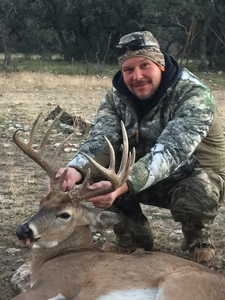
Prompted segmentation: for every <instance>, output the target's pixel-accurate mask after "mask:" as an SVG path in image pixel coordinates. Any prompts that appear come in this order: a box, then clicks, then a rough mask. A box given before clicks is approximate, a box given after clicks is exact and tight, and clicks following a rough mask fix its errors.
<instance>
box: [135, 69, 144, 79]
mask: <svg viewBox="0 0 225 300" xmlns="http://www.w3.org/2000/svg"><path fill="white" fill-rule="evenodd" d="M142 78H143V75H142V71H141V69H140V68H135V69H134V71H133V80H140V79H142Z"/></svg>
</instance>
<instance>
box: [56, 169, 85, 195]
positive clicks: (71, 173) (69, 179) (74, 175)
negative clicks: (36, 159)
mask: <svg viewBox="0 0 225 300" xmlns="http://www.w3.org/2000/svg"><path fill="white" fill-rule="evenodd" d="M66 169H68V171H67V174H66V177H65V179H64V181H63V183H62V185H61V189H62V191H64V192H66V191H69V190H71V189H72V188H73V187H74V185H75V184H76V183H77V182H79V181H80V180H81V179H82V174H81V173H80V172H78V171H77V170H76V169H74V168H70V167H68V168H60V169H58V171H57V173H56V177H59V176H60V175H61V174H62V173H63V172H64V171H65V170H66Z"/></svg>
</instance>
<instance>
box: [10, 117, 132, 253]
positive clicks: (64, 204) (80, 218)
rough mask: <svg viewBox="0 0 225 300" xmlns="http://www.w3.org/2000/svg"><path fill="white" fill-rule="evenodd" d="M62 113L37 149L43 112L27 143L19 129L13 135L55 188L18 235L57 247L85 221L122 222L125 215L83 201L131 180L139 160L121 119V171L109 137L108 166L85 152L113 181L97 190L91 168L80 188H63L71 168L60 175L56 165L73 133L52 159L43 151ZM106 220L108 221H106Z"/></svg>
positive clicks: (20, 229)
mask: <svg viewBox="0 0 225 300" xmlns="http://www.w3.org/2000/svg"><path fill="white" fill-rule="evenodd" d="M62 113H63V111H62V112H61V113H60V114H59V115H58V116H57V117H56V118H55V120H54V121H53V122H52V124H51V126H50V127H49V129H48V130H47V131H46V133H45V135H44V137H43V139H42V141H41V143H40V145H39V147H38V149H34V148H33V147H32V143H33V140H34V135H35V132H36V130H37V126H38V121H39V119H40V117H41V114H40V115H39V116H38V118H37V119H36V121H35V122H34V124H33V127H32V129H31V133H30V136H29V140H28V142H27V143H25V142H23V141H22V140H21V139H20V137H19V131H18V130H17V131H16V132H15V133H14V135H13V139H14V141H15V143H16V145H17V146H18V147H19V148H20V149H21V150H22V151H23V152H24V153H25V154H26V155H27V156H28V157H30V158H31V159H32V160H34V161H35V162H36V163H37V164H38V165H39V166H41V167H42V168H43V169H44V170H45V171H46V173H47V174H48V176H49V178H50V186H51V190H50V191H49V193H48V194H47V195H46V196H45V197H44V198H43V199H42V200H41V202H40V208H39V211H38V212H37V213H36V214H35V215H33V216H32V217H31V218H30V219H29V220H28V221H27V222H25V223H23V224H22V225H20V226H19V227H18V229H17V231H16V234H17V237H18V238H19V239H20V240H22V241H23V242H24V243H27V242H31V243H35V244H36V245H38V246H39V247H47V248H49V247H54V246H56V245H57V244H58V243H60V242H61V241H63V240H65V239H66V238H67V237H68V236H70V235H71V233H72V232H73V231H74V228H75V227H77V226H81V225H85V224H87V223H89V222H90V223H91V225H92V226H94V227H100V228H104V227H106V226H108V225H110V226H112V225H114V224H116V223H118V222H120V221H121V220H122V219H121V218H122V217H121V216H119V215H117V214H115V213H112V212H108V211H103V210H101V209H96V208H93V209H90V208H89V207H86V208H85V207H83V209H80V204H79V203H80V202H81V201H83V200H85V199H88V198H90V197H94V196H98V195H105V194H107V193H110V192H112V191H114V190H116V189H117V188H118V187H120V186H121V185H122V184H123V183H124V182H125V181H126V180H127V178H128V175H129V173H130V171H131V170H132V167H133V164H134V161H135V149H133V151H132V153H131V152H129V149H128V138H127V134H126V130H125V126H124V124H123V122H122V121H121V129H122V136H123V154H122V161H121V165H120V168H119V171H118V172H117V173H116V171H115V153H114V149H113V146H112V145H111V143H110V142H109V140H108V139H107V138H106V137H105V140H106V142H107V145H108V147H109V153H110V163H109V167H108V168H104V167H103V166H101V165H100V164H99V163H97V162H96V161H95V160H93V159H92V158H91V157H89V156H88V155H86V154H85V153H83V155H84V156H85V157H86V158H87V159H88V160H89V161H90V162H91V163H92V164H93V165H94V166H95V167H96V168H97V169H98V170H99V171H100V173H101V174H102V175H103V176H104V177H105V178H106V179H108V180H109V181H110V183H111V185H110V186H107V187H104V188H96V189H95V190H93V189H92V190H91V189H89V182H90V176H91V172H90V170H89V172H88V173H87V175H86V177H85V179H84V181H83V183H82V185H80V186H79V188H78V189H76V190H75V191H71V192H69V193H68V192H63V191H62V190H61V185H62V182H63V180H64V178H65V176H66V173H67V170H65V172H64V173H63V174H62V175H61V176H59V177H56V173H57V169H56V167H55V162H56V159H57V157H58V156H59V153H60V150H61V149H62V147H63V145H64V144H65V143H66V141H68V139H69V138H70V137H71V135H70V136H68V137H67V138H66V139H65V140H64V141H63V142H62V143H61V144H60V146H59V147H58V148H57V150H56V151H55V152H54V153H53V155H52V156H51V158H50V159H49V158H45V157H44V155H43V152H44V148H45V146H46V143H47V141H48V139H49V136H50V134H51V131H52V129H53V127H54V126H55V124H56V122H57V121H58V120H59V118H60V117H61V115H62ZM87 219H88V221H87ZM106 223H107V225H105V224H106Z"/></svg>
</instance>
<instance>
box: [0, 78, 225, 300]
mask: <svg viewBox="0 0 225 300" xmlns="http://www.w3.org/2000/svg"><path fill="white" fill-rule="evenodd" d="M221 76H224V75H221ZM224 82H225V78H224ZM206 83H207V84H208V85H210V87H211V88H212V91H213V93H214V96H215V100H216V102H217V104H218V111H219V114H220V116H221V120H222V123H223V127H224V128H225V87H224V86H225V85H224V86H218V85H217V83H216V82H213V80H211V81H210V82H206ZM110 86H111V79H110V78H105V77H104V78H103V77H98V76H97V77H89V78H85V77H75V76H74V77H67V76H56V75H51V74H41V75H40V74H34V73H22V74H14V75H9V74H8V75H1V76H0V108H1V110H0V120H1V125H0V224H1V239H0V299H1V300H9V299H11V298H12V297H13V296H14V295H15V291H14V289H13V285H12V283H11V276H12V275H13V274H14V272H15V270H16V269H17V268H18V267H19V266H20V265H22V264H23V263H24V262H26V261H28V260H29V258H30V247H29V246H24V245H22V244H21V243H20V242H19V241H18V240H17V238H16V236H15V230H16V228H17V226H18V225H19V224H21V223H22V222H24V221H25V220H26V219H28V218H29V217H30V216H31V214H32V213H33V212H34V211H36V210H37V207H38V204H39V201H40V199H41V198H42V197H43V196H44V195H45V194H46V193H47V176H46V174H45V173H44V171H43V170H42V169H41V168H40V167H39V166H38V165H36V164H35V163H34V162H33V161H31V160H30V159H28V158H27V157H26V156H25V155H24V154H23V153H22V151H20V150H19V149H18V148H17V147H16V146H15V144H14V142H13V140H12V135H13V132H14V131H15V130H16V129H21V130H22V133H21V136H22V137H23V138H24V139H25V138H27V136H28V132H29V129H30V126H31V124H32V122H33V121H34V119H35V118H36V117H37V115H38V114H39V113H40V112H41V111H42V112H43V117H42V118H41V122H40V123H41V124H40V128H39V130H38V132H37V139H36V141H35V143H38V142H39V141H40V138H41V136H42V135H43V132H44V131H45V130H46V128H47V127H48V126H47V124H46V122H44V119H45V117H46V116H47V115H48V114H49V112H51V111H52V110H53V109H54V108H55V107H56V106H57V105H60V106H61V107H62V108H63V109H64V110H65V111H66V112H68V113H70V114H71V115H73V116H81V117H82V118H83V119H84V120H86V121H91V120H92V119H93V118H94V116H95V114H96V111H97V108H98V105H99V101H100V99H101V98H102V97H103V96H104V94H105V92H106V90H107V89H108V88H109V87H110ZM76 132H77V134H75V135H74V138H73V139H72V140H71V141H70V142H68V144H67V145H66V148H65V149H64V152H63V153H62V154H61V155H60V157H59V161H58V166H65V165H66V164H67V163H68V162H69V161H70V159H72V157H73V155H74V153H75V151H76V149H77V148H78V147H79V145H80V144H81V143H82V141H83V140H84V139H85V134H81V133H80V131H79V129H78V128H77V131H76ZM67 135H68V133H66V132H65V130H64V129H62V128H56V130H54V132H53V134H52V136H51V141H50V143H49V144H48V145H47V149H46V153H47V154H49V153H50V152H52V151H53V150H54V148H55V144H56V143H58V142H60V141H62V140H63V138H64V137H66V136H67ZM143 210H144V211H145V213H146V215H147V216H148V218H149V221H150V223H151V226H152V228H153V230H154V233H155V249H156V251H162V252H168V253H172V254H174V255H178V256H182V257H185V253H182V251H181V250H180V245H181V241H182V232H181V228H180V224H178V223H175V222H174V221H173V220H172V218H171V215H170V212H169V211H167V210H164V209H158V208H155V207H147V206H143ZM224 213H225V206H224V204H223V205H222V207H221V208H220V210H219V214H218V216H217V218H216V220H215V222H214V224H213V228H212V231H213V239H214V242H215V246H216V249H217V254H216V257H215V259H214V260H213V261H211V262H210V263H208V267H210V268H213V269H216V270H218V271H219V272H221V273H224V274H225V227H224ZM112 239H113V234H112V231H111V230H107V231H105V232H101V233H97V234H95V242H96V243H98V244H102V243H103V242H104V241H105V240H112Z"/></svg>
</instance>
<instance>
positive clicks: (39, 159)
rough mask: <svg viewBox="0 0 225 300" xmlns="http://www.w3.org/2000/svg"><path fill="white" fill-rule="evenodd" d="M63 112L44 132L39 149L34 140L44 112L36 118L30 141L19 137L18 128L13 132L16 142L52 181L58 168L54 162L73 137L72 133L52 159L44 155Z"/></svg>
mask: <svg viewBox="0 0 225 300" xmlns="http://www.w3.org/2000/svg"><path fill="white" fill-rule="evenodd" d="M62 114H63V111H62V112H60V114H59V115H58V116H57V117H56V118H55V119H54V121H53V122H52V124H51V126H50V127H49V128H48V130H47V131H46V133H45V134H44V137H43V139H42V141H41V143H40V145H39V147H38V149H37V150H35V149H33V148H32V143H33V140H34V134H35V132H36V130H37V125H38V122H39V119H40V117H41V115H42V113H40V114H39V116H38V117H37V119H36V120H35V122H34V124H33V126H32V129H31V133H30V136H29V141H28V143H25V142H23V141H22V140H21V139H20V137H19V130H16V131H15V132H14V134H13V140H14V142H15V143H16V145H17V146H18V147H19V148H20V149H21V150H22V151H23V152H24V153H25V154H26V155H27V156H28V157H30V158H31V159H32V160H33V161H35V162H36V163H37V164H38V165H39V166H41V167H42V168H43V169H44V170H45V171H46V173H47V174H48V176H49V177H50V180H51V181H52V182H55V175H56V171H57V170H56V169H55V168H54V164H55V161H56V159H57V157H58V155H59V152H60V150H61V149H62V147H63V145H64V144H65V143H66V141H68V139H69V138H70V137H71V135H72V134H71V135H69V136H68V137H67V138H66V139H65V140H64V141H63V142H62V143H61V144H60V145H59V147H58V148H57V150H56V151H55V152H54V153H53V155H52V157H51V158H50V159H45V158H44V157H43V151H44V148H45V145H46V143H47V141H48V138H49V136H50V134H51V132H52V129H53V127H54V126H55V124H56V122H57V121H58V120H59V118H60V117H61V115H62Z"/></svg>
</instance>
